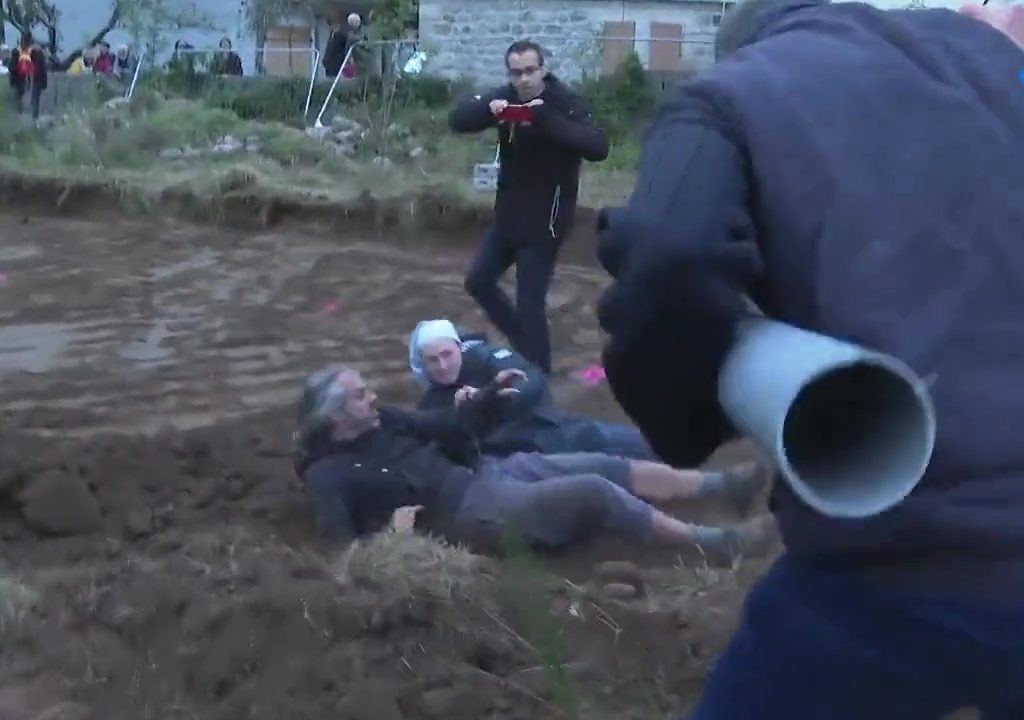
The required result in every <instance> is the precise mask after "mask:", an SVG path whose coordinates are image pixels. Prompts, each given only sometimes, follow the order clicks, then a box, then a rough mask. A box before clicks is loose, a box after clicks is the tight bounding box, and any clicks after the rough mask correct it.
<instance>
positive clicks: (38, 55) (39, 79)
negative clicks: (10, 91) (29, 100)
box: [7, 48, 47, 90]
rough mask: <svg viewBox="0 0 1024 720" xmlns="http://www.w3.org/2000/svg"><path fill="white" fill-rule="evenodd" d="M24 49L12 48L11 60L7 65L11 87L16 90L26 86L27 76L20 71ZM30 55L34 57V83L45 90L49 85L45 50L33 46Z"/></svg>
mask: <svg viewBox="0 0 1024 720" xmlns="http://www.w3.org/2000/svg"><path fill="white" fill-rule="evenodd" d="M23 52H25V51H24V50H17V49H15V50H12V51H11V61H10V64H9V65H8V66H7V69H8V71H9V72H8V75H7V78H8V80H9V81H10V83H11V87H12V88H14V89H15V90H20V89H22V88H24V87H25V78H24V77H22V76H21V74H20V73H19V72H18V61H19V60H20V59H21V54H22V53H23ZM29 57H30V58H32V84H33V85H34V86H35V87H37V88H39V89H40V90H45V89H46V85H47V73H46V57H45V56H44V55H43V51H42V50H40V49H39V48H32V49H31V50H29Z"/></svg>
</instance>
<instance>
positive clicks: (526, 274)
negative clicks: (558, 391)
mask: <svg viewBox="0 0 1024 720" xmlns="http://www.w3.org/2000/svg"><path fill="white" fill-rule="evenodd" d="M561 246H562V243H561V240H558V239H554V238H550V237H549V238H541V239H539V240H530V241H526V242H522V243H515V242H514V241H512V240H509V239H508V238H506V237H505V236H504V235H503V234H502V233H499V232H495V231H494V230H491V231H490V232H489V233H487V235H486V236H485V237H484V241H483V244H482V245H481V247H480V252H479V253H478V254H477V256H476V259H475V260H474V261H473V264H472V266H471V267H470V269H469V273H468V274H467V275H466V292H468V293H469V294H470V296H472V298H473V299H474V300H476V302H477V304H478V305H480V308H481V309H482V310H483V311H484V313H485V314H486V315H487V319H488V320H490V321H491V322H492V323H493V324H494V325H495V327H497V328H498V330H500V331H501V332H502V333H504V335H505V337H507V338H508V339H509V342H510V343H511V344H512V347H514V348H515V349H516V350H517V351H518V352H519V353H520V354H521V355H522V356H523V357H525V358H526V359H527V360H529V361H530V362H532V363H534V364H535V365H537V366H539V367H540V369H541V370H543V371H544V372H545V373H550V372H551V334H550V330H549V329H548V318H547V297H548V288H549V287H551V278H552V276H553V275H554V273H555V262H556V261H557V260H558V251H559V250H560V249H561ZM512 265H515V266H516V302H515V304H514V305H513V304H512V300H511V299H510V298H509V297H508V295H507V294H506V293H505V292H504V291H503V290H502V289H501V288H500V287H498V281H499V280H501V276H502V275H504V274H505V273H506V272H507V271H508V269H509V268H510V267H512Z"/></svg>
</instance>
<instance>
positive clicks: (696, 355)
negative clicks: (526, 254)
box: [599, 90, 761, 467]
mask: <svg viewBox="0 0 1024 720" xmlns="http://www.w3.org/2000/svg"><path fill="white" fill-rule="evenodd" d="M749 202H750V189H749V186H748V177H747V165H746V159H745V155H744V151H743V148H742V147H741V146H740V145H739V144H738V143H737V142H736V141H735V140H734V138H733V137H732V135H731V133H730V132H729V131H728V129H727V128H724V127H722V125H721V123H720V122H718V121H717V117H716V114H715V111H714V109H713V108H711V107H708V106H707V105H706V104H705V103H704V102H703V101H702V99H700V98H695V97H692V96H690V95H688V94H687V93H686V91H685V90H684V91H681V92H680V93H679V95H677V96H676V97H675V98H673V99H672V100H671V101H669V102H667V103H666V104H665V105H664V106H663V107H662V109H661V111H660V114H659V116H658V117H657V119H656V120H655V122H654V125H653V126H652V127H651V130H650V131H649V133H648V135H647V138H646V140H645V143H644V150H643V154H642V156H641V164H640V172H639V175H638V178H637V181H636V185H635V189H634V192H633V195H632V197H631V199H630V201H629V205H628V206H627V207H625V208H617V209H614V210H608V211H603V212H602V217H601V221H600V232H601V242H600V249H599V255H600V259H601V263H602V264H603V265H604V266H605V268H607V269H608V271H609V273H611V274H612V275H613V276H614V277H615V282H614V283H613V285H612V286H611V288H610V289H609V290H608V292H607V293H606V294H605V296H604V297H603V298H602V302H601V306H600V309H599V314H600V317H601V324H602V326H603V327H604V328H605V330H607V331H608V332H609V334H610V335H611V339H610V341H609V343H608V345H607V346H606V347H605V353H604V361H605V370H606V372H607V374H608V379H609V383H610V385H611V387H612V390H613V391H614V393H615V396H616V398H617V399H618V400H619V402H620V404H621V405H622V406H623V408H624V409H625V410H626V412H627V413H629V415H630V416H631V417H632V418H633V420H635V421H636V423H637V425H638V426H639V427H640V429H641V430H642V431H643V433H644V435H645V436H646V437H647V439H648V440H649V441H650V443H651V445H652V446H653V448H654V450H655V451H656V452H657V453H658V455H659V456H660V457H662V458H663V459H665V460H666V461H668V462H670V463H671V464H673V465H677V466H681V467H686V466H691V465H695V464H698V463H700V462H702V461H703V460H705V459H706V458H707V456H708V455H710V454H711V452H713V451H714V449H715V448H716V447H717V446H718V445H719V444H720V443H721V442H722V441H724V440H725V439H727V438H728V436H729V435H730V434H731V433H732V432H733V429H732V427H731V424H730V423H729V421H728V420H727V418H725V415H724V413H723V412H722V410H721V407H720V406H719V404H718V397H717V387H718V372H719V370H720V368H721V366H722V363H723V362H724V359H725V357H726V355H727V354H728V352H729V350H730V348H731V347H732V343H733V341H734V339H735V333H736V329H737V325H738V323H739V321H740V320H741V319H742V318H743V317H745V316H746V314H747V312H748V306H747V304H746V296H748V295H750V294H751V290H752V288H753V287H754V286H755V283H756V282H757V281H758V280H759V279H760V270H761V257H760V254H759V251H758V246H757V243H756V239H755V232H754V225H753V222H752V219H751V217H750V212H749V209H748V208H749Z"/></svg>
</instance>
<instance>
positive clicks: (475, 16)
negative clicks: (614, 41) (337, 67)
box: [420, 0, 722, 85]
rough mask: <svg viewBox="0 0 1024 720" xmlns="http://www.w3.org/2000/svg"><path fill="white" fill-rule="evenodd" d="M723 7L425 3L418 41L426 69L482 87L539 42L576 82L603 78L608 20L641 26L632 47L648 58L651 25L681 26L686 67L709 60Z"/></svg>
mask: <svg viewBox="0 0 1024 720" xmlns="http://www.w3.org/2000/svg"><path fill="white" fill-rule="evenodd" d="M721 7H722V4H721V2H698V1H696V0H695V1H693V2H664V1H661V2H659V1H658V0H649V1H647V2H628V3H623V2H621V0H616V1H614V2H613V1H612V0H471V1H470V2H465V1H464V0H463V1H461V2H460V1H459V0H420V44H421V47H422V48H423V49H424V50H426V51H427V53H428V54H429V60H428V62H427V65H426V68H425V70H426V72H428V73H430V74H432V75H438V76H442V77H449V78H464V79H469V80H472V81H473V82H474V83H475V84H478V85H491V84H498V83H501V82H503V81H504V79H505V76H504V53H505V50H506V49H507V48H508V46H509V45H510V44H511V43H512V42H513V41H514V40H518V39H521V38H530V39H532V40H536V41H537V42H539V43H540V44H541V45H542V46H543V47H544V48H545V49H546V51H547V52H548V55H549V66H550V67H551V68H552V70H553V71H554V72H556V73H557V74H558V75H559V76H560V77H561V78H563V79H565V80H569V81H577V80H580V79H582V78H583V77H584V76H595V75H597V74H599V72H600V67H601V52H602V42H603V38H602V35H603V33H604V30H605V23H606V22H618V21H622V20H625V21H633V22H635V23H636V42H635V44H634V49H635V50H636V52H637V54H638V55H639V56H640V58H641V61H644V62H645V63H646V58H647V57H649V46H650V42H649V40H650V24H651V22H665V23H678V24H680V25H682V26H683V27H684V37H685V43H684V48H683V56H684V63H685V65H686V66H687V67H690V68H699V67H702V66H704V65H706V64H708V63H710V62H711V47H712V42H713V41H714V33H715V27H716V25H717V21H716V19H715V15H716V14H717V15H718V16H719V17H720V13H721Z"/></svg>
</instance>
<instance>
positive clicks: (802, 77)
mask: <svg viewBox="0 0 1024 720" xmlns="http://www.w3.org/2000/svg"><path fill="white" fill-rule="evenodd" d="M1022 47H1024V8H1022V7H1020V6H1013V7H1012V8H1001V9H993V8H991V7H984V8H983V7H980V6H967V7H965V8H964V9H963V11H961V12H959V13H958V12H953V11H950V10H945V9H927V10H888V11H886V10H880V9H878V8H875V7H872V6H870V5H866V4H861V3H837V4H834V5H832V4H828V3H827V2H822V1H821V0H747V1H746V2H741V3H740V4H738V6H737V7H736V8H735V9H734V10H732V11H731V12H730V14H729V15H727V16H726V19H725V21H724V22H723V23H722V27H721V32H720V34H719V36H718V40H717V50H718V56H719V58H718V59H719V62H718V64H717V65H715V66H714V67H713V68H711V69H709V70H708V71H706V72H705V73H703V74H701V75H699V76H697V77H696V78H694V79H693V80H691V81H689V82H687V83H685V84H684V85H682V86H681V88H680V89H679V90H678V91H677V92H676V94H675V95H674V96H673V97H672V98H671V99H669V100H668V101H666V103H665V104H664V105H663V107H662V108H661V110H660V113H659V115H658V117H657V119H656V121H655V123H654V126H653V127H652V128H651V130H650V132H649V134H648V136H647V139H646V142H645V147H644V152H643V154H642V157H641V163H640V174H639V178H638V180H637V183H636V187H635V190H634V193H633V195H632V197H631V198H630V201H629V204H628V206H627V207H625V208H620V209H615V210H608V211H606V212H604V213H602V217H601V221H600V227H601V234H602V237H601V243H600V251H599V252H600V257H601V262H602V264H604V266H605V267H606V268H607V269H608V270H609V272H610V273H611V274H612V275H613V276H614V277H615V282H614V284H613V285H612V287H611V288H610V289H609V290H608V292H607V294H606V295H605V297H604V298H603V299H602V302H601V306H600V310H599V315H600V317H601V322H602V325H603V326H604V328H605V329H606V330H607V331H608V332H609V333H610V335H611V338H610V340H609V342H608V344H607V346H606V348H605V352H604V362H605V369H606V372H607V376H608V379H609V382H610V384H611V386H612V389H613V391H614V392H615V395H616V397H617V398H618V399H619V401H620V402H621V403H622V405H623V407H624V408H625V409H626V411H627V412H628V413H629V414H630V415H631V416H632V417H633V419H634V420H635V421H636V422H637V424H638V425H639V426H640V427H641V429H642V430H643V431H644V432H645V434H646V436H647V438H648V439H649V440H650V441H651V443H652V445H653V446H654V449H655V451H656V452H657V453H658V454H659V455H660V456H661V457H662V458H664V459H665V460H666V461H668V462H670V463H671V464H674V465H680V466H687V465H692V464H696V463H699V462H701V461H702V460H704V458H705V457H706V456H707V455H708V454H710V453H711V451H712V450H713V449H714V448H715V446H716V445H718V444H719V443H720V442H721V441H722V440H723V439H725V438H727V437H728V436H729V435H731V434H732V430H731V428H730V427H729V423H728V421H727V419H726V418H725V417H724V414H723V412H722V410H721V408H720V407H719V405H718V401H717V397H716V389H717V376H718V372H719V369H720V368H721V366H722V362H723V360H724V358H725V357H726V355H727V354H728V351H729V349H730V347H731V345H732V342H733V339H734V336H735V330H736V327H737V323H738V322H739V320H740V319H741V318H742V317H744V315H745V313H746V312H747V305H746V300H745V298H746V296H749V297H751V298H752V299H753V300H754V301H755V302H756V303H757V304H758V306H759V307H760V308H761V309H763V310H764V312H765V313H766V314H767V315H768V316H770V317H773V318H776V319H778V320H781V321H784V322H788V323H790V324H793V325H797V326H799V327H802V328H806V329H808V330H812V331H816V332H820V333H823V334H826V335H833V336H838V337H841V338H843V339H845V340H850V341H852V342H855V343H859V344H861V345H864V346H866V347H870V348H873V349H876V350H879V351H881V352H884V353H889V354H891V355H894V356H896V357H898V358H900V359H902V360H904V361H906V362H907V363H908V364H909V365H910V366H911V367H913V368H915V369H916V370H917V371H918V372H919V373H921V374H923V375H930V374H935V375H936V377H937V380H936V382H935V383H934V385H933V386H932V388H931V392H932V396H933V400H934V402H935V408H936V412H937V416H938V435H937V438H936V445H935V453H934V456H933V458H932V462H931V465H930V467H929V468H928V471H927V473H926V475H925V477H924V479H923V480H922V482H921V484H920V486H919V487H918V488H916V489H915V491H914V492H913V493H912V494H911V495H910V496H909V497H908V498H907V499H906V500H905V501H904V502H903V503H901V504H900V505H899V506H898V507H896V508H894V509H892V510H889V511H887V512H885V513H882V514H880V515H878V516H875V517H871V518H866V519H859V520H858V519H842V520H840V519H835V518H828V517H825V516H822V515H818V514H816V513H815V512H814V511H812V510H811V509H810V508H808V507H807V506H805V505H803V504H802V503H801V502H800V500H799V499H798V498H797V497H796V496H795V494H794V493H793V492H792V491H791V490H790V489H789V488H788V487H787V486H786V485H784V484H781V483H780V484H777V485H776V487H775V488H774V496H773V505H772V506H773V509H774V511H775V514H776V517H777V519H778V521H779V525H780V528H781V530H782V534H783V538H784V541H785V544H786V553H785V554H784V555H783V556H782V557H781V558H780V559H779V560H778V562H777V563H776V564H775V566H774V567H773V568H772V569H771V570H770V571H769V572H768V573H767V575H766V576H765V577H763V578H762V579H761V580H760V581H759V582H758V584H757V585H756V586H755V587H754V588H753V590H752V591H751V593H750V596H749V597H748V599H747V606H746V612H745V615H744V617H743V619H742V623H741V625H740V627H739V629H738V630H737V632H736V635H735V636H734V638H733V641H732V643H731V645H730V646H729V647H728V649H727V650H726V651H725V654H724V655H723V656H722V657H721V658H720V660H719V661H718V663H717V665H716V667H715V668H714V670H713V671H712V673H711V675H710V677H709V679H708V682H707V684H706V686H705V688H704V695H703V698H702V700H701V702H700V704H699V706H698V707H697V709H696V711H695V714H694V716H693V717H694V718H695V719H696V720H751V719H753V718H757V719H758V720H775V719H778V720H793V719H794V718H807V719H808V720H818V719H819V718H820V719H823V720H824V719H827V720H863V719H864V718H872V720H935V719H937V718H941V717H943V716H944V715H946V714H947V713H949V712H951V711H953V710H956V709H957V708H959V707H964V706H968V707H976V708H979V709H980V710H981V714H982V717H983V718H984V720H1013V719H1014V718H1024V682H1022V680H1024V443H1022V442H1021V428H1022V427H1024V390H1022V388H1024V321H1022V318H1024V243H1022V242H1021V231H1022V229H1024V202H1022V200H1021V189H1022V188H1024V87H1022V86H1021V71H1022V69H1024V49H1022ZM842 411H843V408H836V412H842Z"/></svg>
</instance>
